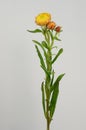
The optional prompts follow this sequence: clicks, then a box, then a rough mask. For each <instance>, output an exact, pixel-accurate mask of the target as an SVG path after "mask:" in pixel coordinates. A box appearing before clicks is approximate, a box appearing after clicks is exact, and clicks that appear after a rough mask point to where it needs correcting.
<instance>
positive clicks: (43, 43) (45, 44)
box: [42, 41, 49, 49]
mask: <svg viewBox="0 0 86 130" xmlns="http://www.w3.org/2000/svg"><path fill="white" fill-rule="evenodd" d="M42 45H43V46H44V47H45V48H46V49H49V47H48V45H47V43H46V42H45V41H42Z"/></svg>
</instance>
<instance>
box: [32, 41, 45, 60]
mask: <svg viewBox="0 0 86 130" xmlns="http://www.w3.org/2000/svg"><path fill="white" fill-rule="evenodd" d="M32 41H33V42H34V43H35V44H37V45H39V46H40V47H41V49H42V50H43V52H44V55H45V58H46V57H47V54H46V51H45V49H44V47H43V45H42V44H41V43H40V42H38V41H36V40H32Z"/></svg>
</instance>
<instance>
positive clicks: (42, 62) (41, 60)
mask: <svg viewBox="0 0 86 130" xmlns="http://www.w3.org/2000/svg"><path fill="white" fill-rule="evenodd" d="M35 48H36V50H37V53H38V56H39V59H40V63H41V65H42V66H43V67H44V68H46V67H45V63H44V60H43V57H42V55H41V52H40V51H39V49H38V47H37V45H35Z"/></svg>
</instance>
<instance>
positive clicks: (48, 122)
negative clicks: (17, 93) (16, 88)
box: [46, 50, 52, 130]
mask: <svg viewBox="0 0 86 130" xmlns="http://www.w3.org/2000/svg"><path fill="white" fill-rule="evenodd" d="M47 58H48V60H47V71H48V72H50V75H49V76H47V75H46V112H47V113H46V114H47V130H50V112H49V101H50V81H51V71H52V65H51V64H50V61H51V59H52V57H51V50H48V51H47Z"/></svg>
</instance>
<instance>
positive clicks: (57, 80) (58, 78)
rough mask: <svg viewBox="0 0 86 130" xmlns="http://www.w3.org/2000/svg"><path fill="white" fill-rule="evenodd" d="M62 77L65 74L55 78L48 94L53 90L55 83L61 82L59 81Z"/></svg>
mask: <svg viewBox="0 0 86 130" xmlns="http://www.w3.org/2000/svg"><path fill="white" fill-rule="evenodd" d="M64 75H65V73H64V74H60V75H59V76H58V77H57V79H56V81H55V82H54V84H53V85H52V87H51V89H50V92H52V91H53V90H54V87H55V86H56V84H57V83H59V82H60V81H61V79H62V78H63V76H64Z"/></svg>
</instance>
